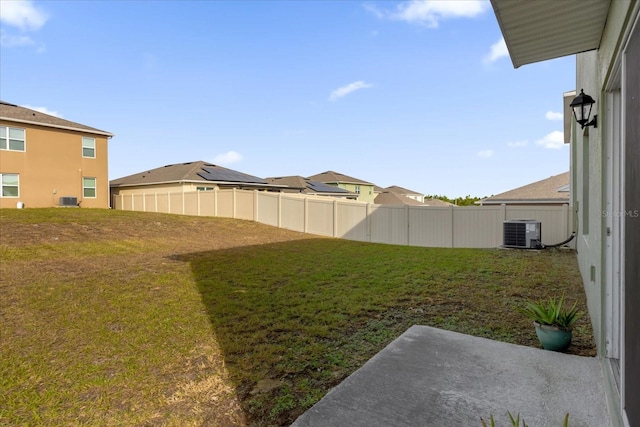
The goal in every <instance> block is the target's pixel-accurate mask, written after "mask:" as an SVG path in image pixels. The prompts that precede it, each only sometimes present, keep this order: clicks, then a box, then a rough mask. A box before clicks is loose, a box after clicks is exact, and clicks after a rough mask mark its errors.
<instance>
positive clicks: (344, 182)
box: [309, 171, 376, 203]
mask: <svg viewBox="0 0 640 427" xmlns="http://www.w3.org/2000/svg"><path fill="white" fill-rule="evenodd" d="M309 179H310V180H313V181H318V182H322V183H324V184H328V185H333V186H335V187H339V188H343V189H345V190H347V191H351V192H352V193H355V194H357V195H358V201H360V202H367V203H374V200H375V198H376V194H375V191H374V188H375V185H374V184H372V183H370V182H367V181H363V180H361V179H358V178H354V177H351V176H348V175H345V174H342V173H339V172H334V171H326V172H322V173H319V174H317V175H313V176H310V177H309Z"/></svg>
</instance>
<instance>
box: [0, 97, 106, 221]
mask: <svg viewBox="0 0 640 427" xmlns="http://www.w3.org/2000/svg"><path fill="white" fill-rule="evenodd" d="M112 136H113V134H111V133H109V132H105V131H103V130H100V129H96V128H92V127H89V126H85V125H81V124H79V123H75V122H72V121H69V120H65V119H61V118H59V117H55V116H51V115H48V114H44V113H41V112H39V111H35V110H31V109H29V108H24V107H19V106H17V105H13V104H9V103H6V102H2V101H0V182H1V185H2V192H1V193H0V208H15V207H17V206H20V207H22V206H25V207H28V208H43V207H52V206H59V205H65V206H81V207H85V208H105V209H106V208H108V207H109V177H108V162H107V142H108V140H109V138H111V137H112Z"/></svg>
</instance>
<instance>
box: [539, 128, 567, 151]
mask: <svg viewBox="0 0 640 427" xmlns="http://www.w3.org/2000/svg"><path fill="white" fill-rule="evenodd" d="M536 144H538V145H540V146H542V147H544V148H552V149H556V150H557V149H560V148H562V147H563V146H564V133H562V132H560V131H558V130H554V131H553V132H551V133H548V134H547V135H545V136H544V137H543V138H542V139H539V140H538V141H536Z"/></svg>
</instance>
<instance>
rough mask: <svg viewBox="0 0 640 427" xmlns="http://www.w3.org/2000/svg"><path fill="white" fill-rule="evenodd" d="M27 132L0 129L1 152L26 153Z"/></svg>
mask: <svg viewBox="0 0 640 427" xmlns="http://www.w3.org/2000/svg"><path fill="white" fill-rule="evenodd" d="M24 147H25V130H24V129H19V128H12V127H8V126H2V127H0V150H11V151H25V149H24Z"/></svg>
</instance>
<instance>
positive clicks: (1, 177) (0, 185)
mask: <svg viewBox="0 0 640 427" xmlns="http://www.w3.org/2000/svg"><path fill="white" fill-rule="evenodd" d="M6 175H13V176H15V177H16V178H17V180H18V185H5V184H4V177H5V176H6ZM5 187H18V194H17V195H16V196H5V195H4V188H5ZM0 188H1V189H0V197H3V198H7V199H9V198H11V199H17V198H19V197H20V174H19V173H0Z"/></svg>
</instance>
